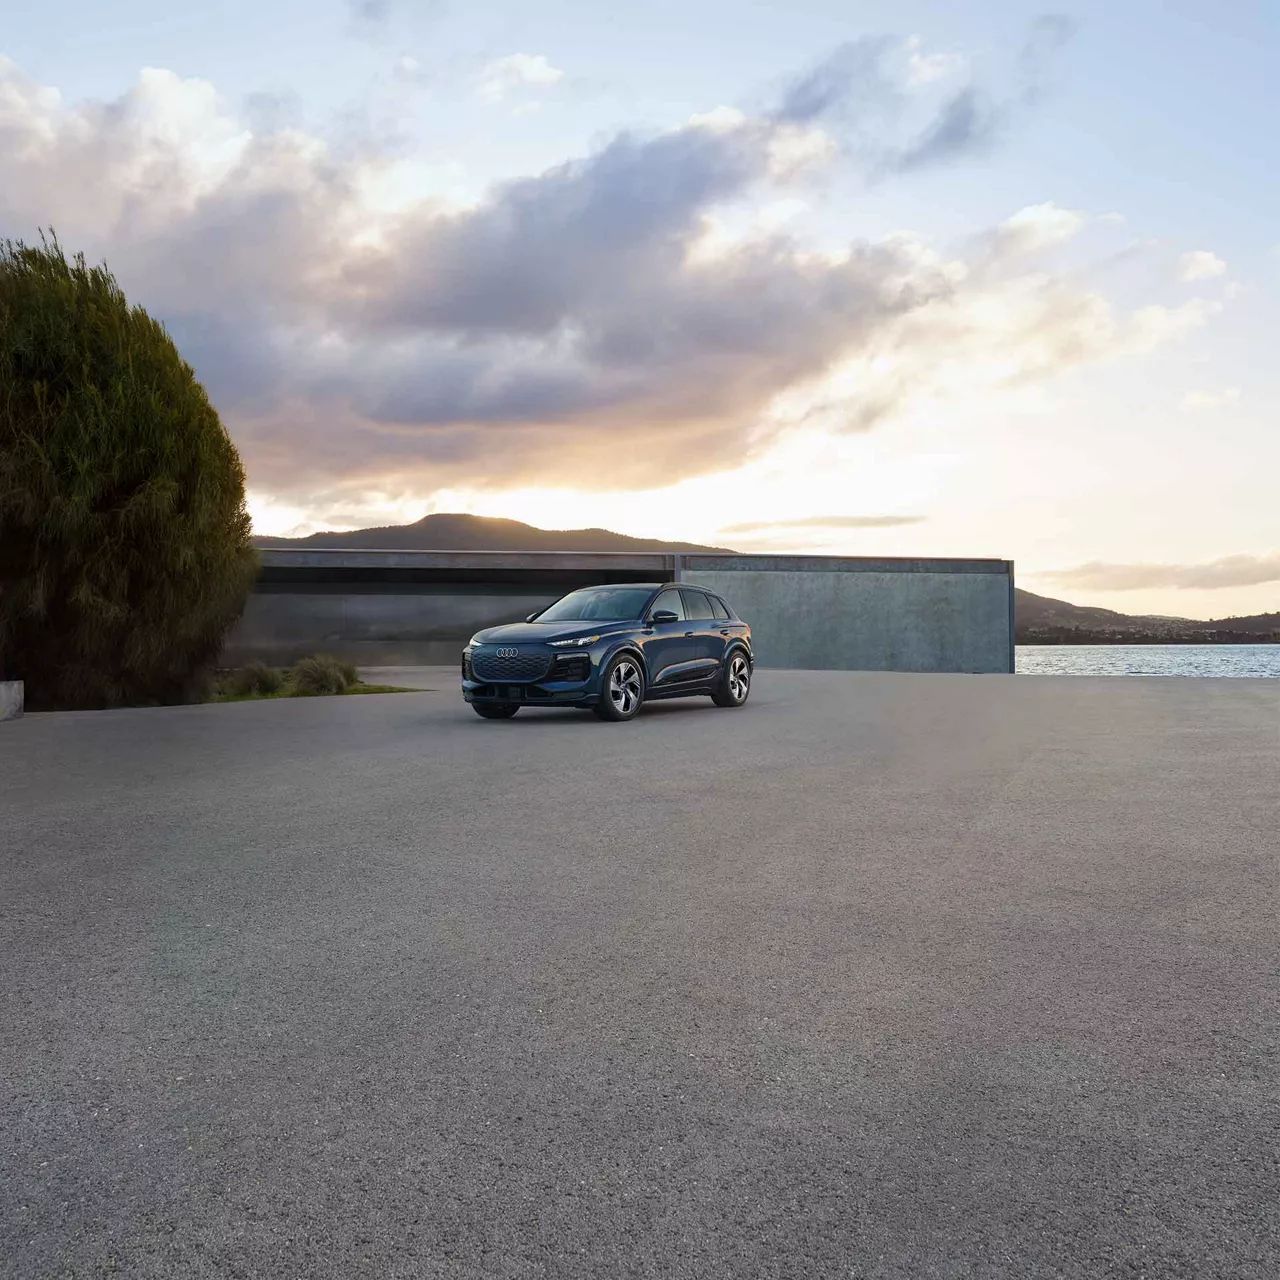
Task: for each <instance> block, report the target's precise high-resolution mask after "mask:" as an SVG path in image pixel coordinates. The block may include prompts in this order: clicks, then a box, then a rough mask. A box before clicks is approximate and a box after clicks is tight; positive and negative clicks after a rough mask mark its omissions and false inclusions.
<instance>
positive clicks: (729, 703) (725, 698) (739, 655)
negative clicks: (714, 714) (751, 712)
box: [711, 649, 751, 707]
mask: <svg viewBox="0 0 1280 1280" xmlns="http://www.w3.org/2000/svg"><path fill="white" fill-rule="evenodd" d="M750 692H751V663H749V662H748V661H747V655H746V654H745V653H743V652H742V650H741V649H735V650H734V651H733V653H732V654H730V655H729V661H728V664H727V665H726V666H725V669H724V675H723V676H722V677H721V679H720V687H719V688H718V689H717V690H716V691H715V693H713V694H712V695H711V701H712V702H714V703H715V704H716V706H717V707H740V706H742V704H743V703H744V702H746V700H747V694H749V693H750Z"/></svg>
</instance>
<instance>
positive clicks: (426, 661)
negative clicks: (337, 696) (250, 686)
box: [223, 583, 564, 667]
mask: <svg viewBox="0 0 1280 1280" xmlns="http://www.w3.org/2000/svg"><path fill="white" fill-rule="evenodd" d="M563 594H564V591H563V590H562V589H560V588H559V587H554V586H551V587H543V588H541V589H538V588H528V587H524V588H522V587H518V586H492V587H483V586H472V585H470V584H447V583H442V584H430V583H428V584H423V585H422V586H419V587H415V586H412V585H408V586H406V585H403V584H397V585H390V586H387V587H385V588H382V589H370V588H369V587H367V586H366V585H363V584H356V585H354V586H352V587H350V588H346V589H343V588H341V587H334V586H328V585H325V586H320V587H317V588H315V589H312V590H306V589H301V588H293V589H289V590H283V589H281V588H272V589H269V590H265V591H256V592H254V594H253V595H252V596H250V597H249V603H248V606H247V607H246V609H245V612H244V617H243V618H242V619H241V620H240V623H239V624H238V625H237V627H236V628H235V630H234V631H233V632H232V634H231V636H230V637H229V638H228V641H227V645H226V648H225V650H224V652H223V662H224V664H226V665H227V666H238V665H240V664H242V663H245V662H248V661H249V660H250V659H253V658H261V659H262V660H263V661H264V662H268V663H272V664H277V665H287V664H288V663H290V662H293V661H295V660H296V659H298V658H302V657H305V656H306V655H307V654H310V653H332V654H334V655H335V656H336V657H339V658H348V659H350V660H351V661H352V662H356V663H359V664H360V665H362V666H367V667H380V666H432V665H435V664H440V663H449V664H452V663H455V662H457V661H458V659H459V655H460V654H461V652H462V646H463V645H464V644H466V642H467V641H468V640H469V639H470V638H471V637H472V635H474V634H475V632H477V631H479V630H480V628H481V627H492V626H495V625H496V624H498V623H500V622H517V621H519V620H520V619H522V618H525V617H527V616H528V615H529V614H531V613H532V612H533V611H534V610H535V609H542V608H545V607H546V606H547V605H549V604H551V603H552V601H554V600H558V599H559V598H560V597H561V596H562V595H563Z"/></svg>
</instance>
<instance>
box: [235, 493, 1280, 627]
mask: <svg viewBox="0 0 1280 1280" xmlns="http://www.w3.org/2000/svg"><path fill="white" fill-rule="evenodd" d="M254 542H255V543H256V544H257V546H259V547H262V548H285V547H296V548H307V547H314V548H323V547H335V548H336V547H346V548H365V549H373V548H378V549H385V550H397V551H692V552H704V553H714V554H718V555H736V554H738V553H737V552H735V551H733V550H731V549H730V548H728V547H709V546H703V545H700V544H699V543H696V542H665V541H663V540H661V539H659V538H633V537H629V536H628V535H627V534H623V533H613V532H612V531H611V530H609V529H539V528H536V527H535V526H533V525H530V524H523V523H522V522H521V521H519V520H501V519H494V518H490V517H485V516H471V515H460V514H450V513H440V514H436V515H429V516H424V517H423V518H422V519H421V520H418V521H416V522H415V523H413V524H405V525H388V526H385V527H383V528H377V529H353V530H349V531H347V532H342V533H338V532H330V533H313V534H311V535H309V536H307V537H304V538H280V537H259V538H255V539H254ZM1014 611H1015V636H1016V640H1017V642H1018V643H1019V644H1276V643H1280V612H1277V613H1262V614H1256V615H1254V616H1252V617H1247V618H1219V619H1210V620H1208V621H1203V620H1198V619H1195V618H1167V617H1158V616H1142V615H1137V614H1127V613H1118V612H1116V611H1115V610H1113V609H1099V608H1094V607H1090V606H1086V605H1076V604H1070V603H1068V602H1067V601H1066V600H1054V599H1052V598H1050V597H1048V596H1040V595H1035V594H1034V593H1033V592H1030V591H1024V590H1022V589H1021V588H1018V589H1017V590H1016V591H1015V592H1014Z"/></svg>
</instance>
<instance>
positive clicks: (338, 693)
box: [208, 654, 422, 702]
mask: <svg viewBox="0 0 1280 1280" xmlns="http://www.w3.org/2000/svg"><path fill="white" fill-rule="evenodd" d="M420 692H422V691H421V690H420V689H407V688H404V687H403V686H401V685H396V684H365V683H364V682H363V681H362V680H361V679H360V677H359V676H358V675H357V674H356V669H355V666H354V665H353V664H352V663H350V662H344V661H342V660H340V659H338V658H332V657H329V656H328V655H327V654H317V655H315V656H313V657H309V658H300V659H299V660H298V661H297V662H296V663H294V665H293V666H292V667H285V668H279V667H268V666H267V665H266V664H265V663H263V662H251V663H249V664H248V665H247V666H244V667H239V668H237V669H236V670H235V671H225V672H223V673H221V674H220V675H219V676H218V678H217V679H216V680H215V681H214V686H213V691H212V694H211V696H210V697H209V699H208V701H209V702H270V701H273V700H274V699H276V698H325V697H329V698H341V697H348V696H350V695H352V694H365V693H420Z"/></svg>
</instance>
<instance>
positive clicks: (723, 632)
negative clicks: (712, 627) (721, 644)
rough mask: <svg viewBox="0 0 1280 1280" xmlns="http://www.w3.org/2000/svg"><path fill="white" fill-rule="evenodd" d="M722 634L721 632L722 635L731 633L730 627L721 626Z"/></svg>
mask: <svg viewBox="0 0 1280 1280" xmlns="http://www.w3.org/2000/svg"><path fill="white" fill-rule="evenodd" d="M720 634H721V635H722V636H727V635H728V634H729V628H728V627H721V628H720Z"/></svg>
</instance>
